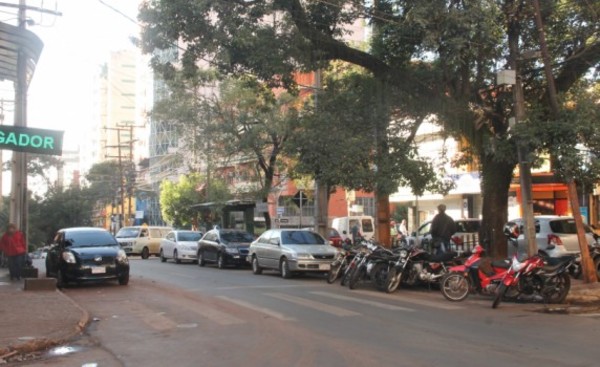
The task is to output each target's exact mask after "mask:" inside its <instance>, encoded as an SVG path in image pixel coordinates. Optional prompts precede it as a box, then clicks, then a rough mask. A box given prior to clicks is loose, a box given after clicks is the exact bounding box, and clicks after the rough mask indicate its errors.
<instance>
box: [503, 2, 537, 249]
mask: <svg viewBox="0 0 600 367" xmlns="http://www.w3.org/2000/svg"><path fill="white" fill-rule="evenodd" d="M517 7H518V6H517V4H515V3H514V2H513V1H507V8H508V9H507V16H508V32H507V33H508V48H509V60H508V64H509V67H510V68H511V69H512V70H513V71H514V73H515V84H514V90H513V94H514V100H515V124H518V123H521V122H523V120H525V96H524V95H523V85H522V82H521V76H520V71H519V58H520V52H519V34H520V31H521V30H520V25H519V11H518V9H517ZM517 153H518V159H519V180H520V184H521V208H522V212H523V219H524V224H525V241H526V242H527V254H528V255H529V256H533V255H535V254H537V251H538V249H537V243H536V240H535V218H534V216H533V198H532V196H533V195H532V191H533V190H532V186H533V185H532V178H531V163H530V162H529V150H528V148H527V146H526V145H525V144H524V143H523V142H522V141H520V139H517Z"/></svg>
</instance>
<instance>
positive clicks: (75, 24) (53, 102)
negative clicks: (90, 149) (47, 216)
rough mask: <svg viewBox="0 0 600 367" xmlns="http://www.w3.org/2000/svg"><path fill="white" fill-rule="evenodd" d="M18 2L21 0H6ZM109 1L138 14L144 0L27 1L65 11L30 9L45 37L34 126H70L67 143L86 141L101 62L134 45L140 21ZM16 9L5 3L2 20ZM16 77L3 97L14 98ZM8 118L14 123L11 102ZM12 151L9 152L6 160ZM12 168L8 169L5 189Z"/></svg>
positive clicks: (33, 92)
mask: <svg viewBox="0 0 600 367" xmlns="http://www.w3.org/2000/svg"><path fill="white" fill-rule="evenodd" d="M4 2H10V3H15V4H18V2H19V1H18V0H4ZM103 2H104V3H106V4H108V5H110V6H112V7H114V8H115V9H117V10H119V11H121V12H122V13H124V14H126V15H127V16H129V17H130V18H133V19H136V18H137V9H138V4H139V3H140V1H139V0H102V1H100V0H27V5H29V6H35V7H41V8H45V9H50V10H57V11H59V12H61V13H62V16H59V17H56V16H53V15H42V14H40V13H38V12H35V11H28V12H27V17H28V18H30V19H31V20H32V21H33V22H34V24H33V25H30V26H28V29H29V30H30V31H32V32H34V33H35V34H37V35H38V36H39V37H40V38H41V39H42V41H43V42H44V49H43V51H42V54H41V57H40V60H39V62H38V65H37V68H36V71H35V74H34V77H33V81H32V83H31V85H30V88H29V100H28V102H29V106H28V112H29V115H28V126H30V127H38V128H48V129H57V130H64V131H65V132H66V133H65V141H64V149H66V150H74V149H77V147H78V145H79V144H82V143H85V140H84V139H82V134H85V133H86V126H89V124H90V122H91V121H92V120H93V118H94V115H95V113H96V112H95V111H94V109H93V101H94V98H93V96H94V91H95V84H94V77H95V76H96V75H97V74H98V71H99V66H100V65H101V64H103V63H104V62H105V61H107V60H108V56H109V53H110V51H112V50H119V49H124V48H133V47H134V46H133V44H132V43H131V41H130V38H131V37H132V36H137V35H138V33H139V29H138V26H137V25H136V24H135V23H133V22H132V21H130V20H128V19H126V18H125V17H124V16H123V15H120V14H118V13H117V12H116V11H114V10H112V9H110V8H109V7H108V6H106V5H104V4H102V3H103ZM16 14H17V11H16V9H11V8H7V7H2V6H0V21H2V22H6V23H10V24H16V19H15V18H16ZM13 93H14V92H13V90H12V83H7V82H4V83H1V84H0V97H2V98H4V99H5V100H12V99H14V94H13ZM5 108H6V110H7V113H6V119H5V123H7V124H12V115H11V113H10V111H11V110H12V109H13V106H11V104H10V102H7V103H5ZM8 156H9V152H6V151H5V153H4V160H6V159H7V158H8ZM9 179H10V174H9V173H5V175H4V185H2V186H3V188H4V192H7V191H9V190H10V189H9V188H8V187H7V184H8V181H9Z"/></svg>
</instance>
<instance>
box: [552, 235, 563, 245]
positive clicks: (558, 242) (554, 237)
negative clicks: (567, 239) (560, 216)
mask: <svg viewBox="0 0 600 367" xmlns="http://www.w3.org/2000/svg"><path fill="white" fill-rule="evenodd" d="M548 245H554V246H562V245H563V243H562V240H561V239H560V237H558V236H557V235H555V234H549V235H548Z"/></svg>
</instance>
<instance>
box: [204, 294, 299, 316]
mask: <svg viewBox="0 0 600 367" xmlns="http://www.w3.org/2000/svg"><path fill="white" fill-rule="evenodd" d="M216 298H219V299H222V300H223V301H227V302H230V303H233V304H236V305H238V306H240V307H244V308H247V309H250V310H252V311H256V312H259V313H262V314H265V315H267V316H270V317H273V318H275V319H278V320H281V321H296V319H295V318H293V317H287V316H285V315H284V314H282V313H279V312H277V311H273V310H271V309H268V308H265V307H260V306H256V305H253V304H252V303H248V302H245V301H242V300H239V299H235V298H230V297H227V296H217V297H216Z"/></svg>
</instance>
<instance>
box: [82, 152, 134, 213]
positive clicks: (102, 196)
mask: <svg viewBox="0 0 600 367" xmlns="http://www.w3.org/2000/svg"><path fill="white" fill-rule="evenodd" d="M119 172H120V168H119V163H118V162H117V161H115V160H110V161H104V162H100V163H96V164H94V165H93V166H92V167H91V168H90V170H89V171H88V173H87V174H86V175H85V178H86V179H87V181H88V182H89V194H90V195H91V197H93V198H95V200H96V201H98V202H99V203H100V204H101V205H102V206H105V205H108V204H110V203H113V202H115V200H117V199H118V197H119V191H120V189H121V181H120V175H119ZM123 176H124V177H123V178H122V179H123V180H124V187H125V189H126V190H130V189H131V188H133V187H134V186H135V166H134V165H133V163H131V162H124V163H123Z"/></svg>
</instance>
